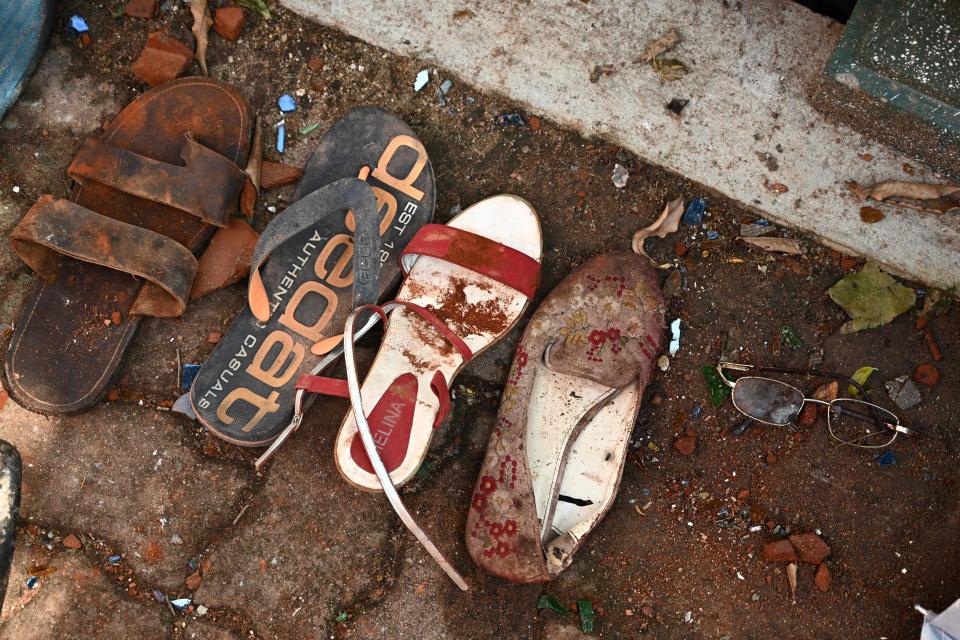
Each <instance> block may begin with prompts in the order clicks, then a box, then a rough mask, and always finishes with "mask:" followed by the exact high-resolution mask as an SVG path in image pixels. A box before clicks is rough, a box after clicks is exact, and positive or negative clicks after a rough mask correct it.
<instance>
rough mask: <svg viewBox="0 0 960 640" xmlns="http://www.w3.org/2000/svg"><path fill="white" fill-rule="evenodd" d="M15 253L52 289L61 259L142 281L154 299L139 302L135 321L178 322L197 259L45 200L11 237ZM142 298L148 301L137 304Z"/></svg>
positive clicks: (167, 242)
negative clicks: (154, 318)
mask: <svg viewBox="0 0 960 640" xmlns="http://www.w3.org/2000/svg"><path fill="white" fill-rule="evenodd" d="M10 242H11V244H12V245H13V250H14V251H16V252H17V255H19V256H20V258H21V259H23V261H24V262H25V263H27V265H29V266H30V268H31V269H33V270H34V271H36V272H37V273H38V274H39V275H40V277H42V278H43V279H44V280H46V281H47V282H48V283H51V282H53V281H54V280H56V278H57V273H58V272H59V269H60V256H61V254H62V255H66V256H70V257H71V258H76V259H77V260H83V261H84V262H91V263H93V264H99V265H103V266H105V267H109V268H111V269H115V270H117V271H123V272H125V273H130V274H132V275H135V276H138V277H141V278H143V279H145V280H146V281H147V282H146V283H145V284H144V289H147V288H151V289H153V291H151V292H149V293H151V294H152V295H147V296H138V298H137V302H135V303H134V305H133V306H132V307H131V308H130V310H129V311H128V313H129V314H131V315H152V316H158V317H176V316H179V315H181V314H183V312H184V310H185V309H186V308H187V299H188V297H189V295H190V286H191V285H192V283H193V278H194V276H195V275H196V272H197V259H196V258H195V257H193V254H192V253H190V251H189V250H188V249H187V248H186V247H184V246H183V245H181V244H179V243H177V242H175V241H174V240H172V239H170V238H168V237H167V236H164V235H161V234H159V233H156V232H153V231H150V230H149V229H144V228H142V227H138V226H135V225H131V224H127V223H125V222H120V221H119V220H114V219H113V218H108V217H106V216H104V215H101V214H99V213H97V212H96V211H91V210H90V209H87V208H86V207H82V206H80V205H78V204H77V203H75V202H71V201H69V200H60V199H54V197H53V196H50V195H44V196H41V197H40V199H39V200H38V201H37V203H36V204H34V205H33V206H32V207H30V210H29V211H27V213H26V214H24V216H23V218H22V219H21V220H20V222H19V223H18V224H17V226H16V227H15V228H14V229H13V231H12V232H11V233H10ZM141 298H143V299H146V300H149V302H148V303H146V304H138V303H139V301H140V300H141Z"/></svg>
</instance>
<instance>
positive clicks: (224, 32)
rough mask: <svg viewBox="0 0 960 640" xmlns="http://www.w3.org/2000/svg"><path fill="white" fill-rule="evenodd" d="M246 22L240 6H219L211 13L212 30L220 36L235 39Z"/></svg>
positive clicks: (245, 16) (245, 15)
mask: <svg viewBox="0 0 960 640" xmlns="http://www.w3.org/2000/svg"><path fill="white" fill-rule="evenodd" d="M246 22H247V14H246V13H244V12H243V9H241V8H240V7H220V8H219V9H217V11H216V13H214V14H213V30H214V31H216V32H217V35H219V36H220V37H221V38H225V39H227V40H236V39H237V38H239V37H240V32H242V31H243V25H245V24H246Z"/></svg>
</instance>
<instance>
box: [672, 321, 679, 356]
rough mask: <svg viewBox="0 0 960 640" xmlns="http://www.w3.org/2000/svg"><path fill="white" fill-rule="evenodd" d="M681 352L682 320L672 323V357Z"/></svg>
mask: <svg viewBox="0 0 960 640" xmlns="http://www.w3.org/2000/svg"><path fill="white" fill-rule="evenodd" d="M678 351H680V318H677V319H676V320H674V321H673V322H671V323H670V355H672V356H675V355H677V352H678Z"/></svg>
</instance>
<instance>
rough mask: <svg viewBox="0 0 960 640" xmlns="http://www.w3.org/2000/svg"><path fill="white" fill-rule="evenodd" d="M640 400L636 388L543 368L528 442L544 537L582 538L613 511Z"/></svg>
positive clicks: (534, 390)
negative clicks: (565, 535)
mask: <svg viewBox="0 0 960 640" xmlns="http://www.w3.org/2000/svg"><path fill="white" fill-rule="evenodd" d="M639 401H640V391H639V385H638V384H632V385H630V386H628V387H626V388H624V389H620V390H616V389H612V388H610V387H607V386H605V385H602V384H599V383H596V382H593V381H591V380H587V379H585V378H581V377H577V376H572V375H568V374H564V373H560V372H557V371H553V370H552V369H550V368H548V367H547V365H546V364H545V363H543V362H542V361H541V362H540V363H539V364H538V366H537V371H536V374H535V377H534V382H533V387H532V390H531V395H530V405H529V408H528V410H527V419H528V422H527V431H526V440H525V443H526V450H527V463H528V465H529V468H530V474H531V478H532V485H533V493H534V499H535V502H536V506H537V516H538V518H539V519H540V524H541V536H542V540H544V541H549V540H550V539H552V538H554V537H557V536H560V535H563V534H565V533H570V534H571V535H572V536H573V537H574V539H580V538H581V537H583V536H584V535H586V534H587V533H589V531H590V530H591V529H592V528H593V527H594V526H595V525H596V523H597V522H598V521H599V520H600V519H601V518H602V517H603V515H604V514H605V513H606V512H607V510H608V509H609V508H610V505H611V504H612V503H613V500H614V498H615V496H616V492H617V487H618V486H619V483H620V475H621V473H622V472H623V464H624V460H625V458H626V452H627V444H628V443H629V441H630V434H631V432H632V431H633V422H634V419H635V416H636V412H637V407H638V403H639ZM598 404H599V405H600V408H599V410H598V409H597V406H598ZM591 413H592V414H593V415H592V417H590V414H591ZM585 418H586V419H585Z"/></svg>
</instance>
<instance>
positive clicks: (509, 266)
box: [400, 224, 540, 298]
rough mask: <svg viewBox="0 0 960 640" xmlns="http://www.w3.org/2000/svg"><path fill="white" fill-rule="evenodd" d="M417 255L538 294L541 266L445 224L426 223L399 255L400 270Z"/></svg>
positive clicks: (520, 253) (507, 249)
mask: <svg viewBox="0 0 960 640" xmlns="http://www.w3.org/2000/svg"><path fill="white" fill-rule="evenodd" d="M419 256H431V257H433V258H440V259H441V260H446V261H447V262H452V263H453V264H456V265H459V266H461V267H463V268H464V269H470V270H471V271H475V272H477V273H479V274H482V275H485V276H487V277H488V278H492V279H494V280H496V281H497V282H500V283H502V284H505V285H507V286H508V287H510V288H511V289H514V290H516V291H519V292H520V293H522V294H523V295H525V296H527V297H528V298H532V297H533V296H534V294H536V292H537V285H538V284H539V282H540V263H539V262H537V261H536V260H534V259H533V258H531V257H530V256H528V255H527V254H525V253H523V252H522V251H517V250H516V249H514V248H513V247H508V246H507V245H505V244H500V243H499V242H496V241H494V240H491V239H490V238H486V237H484V236H480V235H477V234H475V233H471V232H469V231H465V230H463V229H458V228H456V227H451V226H449V225H445V224H425V225H423V226H422V227H421V228H420V230H419V231H417V233H416V235H414V236H413V238H411V239H410V242H409V243H408V244H407V246H406V247H405V248H404V250H403V251H402V252H401V253H400V267H401V268H402V269H403V272H404V274H407V273H409V271H410V269H411V268H412V267H413V263H414V262H416V259H417V258H418V257H419Z"/></svg>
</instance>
